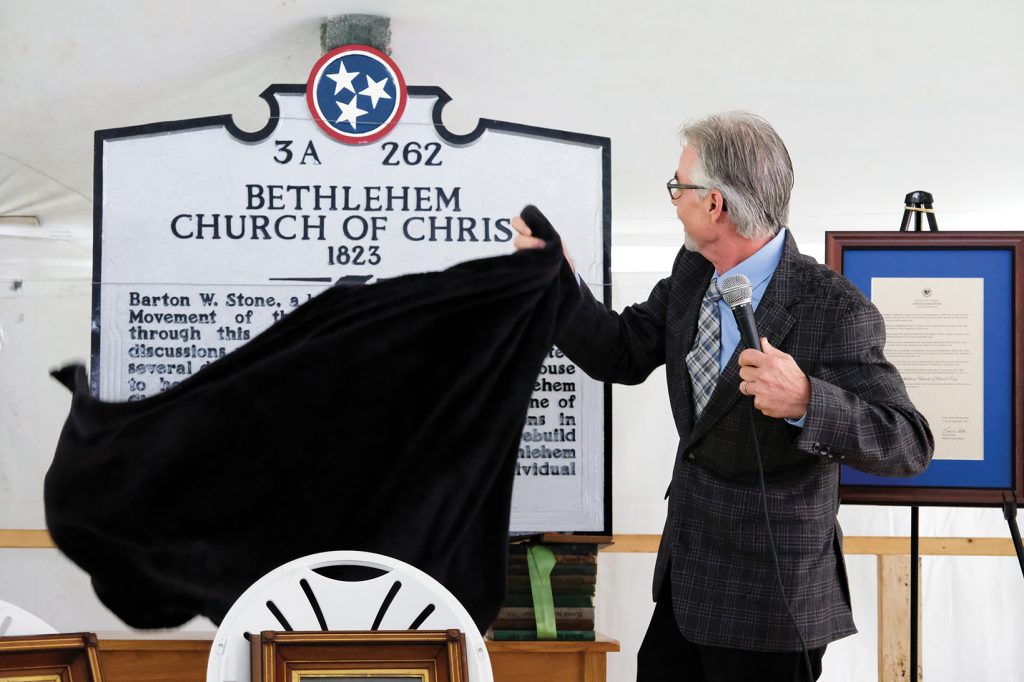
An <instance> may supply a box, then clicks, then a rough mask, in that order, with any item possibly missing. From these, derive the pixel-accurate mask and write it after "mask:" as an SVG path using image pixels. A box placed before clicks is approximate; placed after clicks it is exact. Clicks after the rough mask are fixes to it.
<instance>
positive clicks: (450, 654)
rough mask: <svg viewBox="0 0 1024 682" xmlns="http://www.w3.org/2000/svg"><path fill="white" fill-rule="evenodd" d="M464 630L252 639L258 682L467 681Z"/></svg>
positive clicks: (305, 634) (301, 634)
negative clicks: (356, 681)
mask: <svg viewBox="0 0 1024 682" xmlns="http://www.w3.org/2000/svg"><path fill="white" fill-rule="evenodd" d="M468 679H469V677H468V659H467V655H466V636H465V635H464V634H463V633H462V632H460V631H459V630H454V629H452V630H422V631H421V630H377V631H359V632H341V631H327V632H278V631H274V630H268V631H264V632H261V633H260V636H259V638H256V637H253V638H252V680H253V682H350V681H351V682H355V680H363V681H366V680H369V681H370V682H467V680H468Z"/></svg>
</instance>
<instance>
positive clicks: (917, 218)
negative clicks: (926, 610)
mask: <svg viewBox="0 0 1024 682" xmlns="http://www.w3.org/2000/svg"><path fill="white" fill-rule="evenodd" d="M903 202H904V204H905V206H904V208H903V221H902V222H901V223H900V232H907V231H909V228H910V219H911V218H913V219H914V230H913V231H914V232H922V229H921V228H922V223H923V222H924V221H923V220H922V216H928V230H929V231H930V232H938V231H939V225H938V222H937V221H936V220H935V209H934V208H933V206H932V204H933V199H932V195H931V192H925V191H924V190H916V191H914V192H910V193H909V194H907V196H906V198H905V199H904V200H903ZM919 517H920V508H919V507H917V506H912V507H911V508H910V679H911V680H914V682H917V679H918V677H919V676H918V672H917V666H918V660H917V641H918V638H919V637H920V634H919V633H918V628H917V613H918V611H919V610H920V605H919V604H918V598H917V595H918V589H919V588H918V586H919V585H920V583H921V576H920V571H919V570H918V567H917V564H918V562H919V561H920V558H921V533H920V528H919ZM1014 525H1015V524H1014ZM1011 532H1012V528H1011ZM1017 537H1018V538H1019V537H1020V533H1019V532H1018V534H1017ZM1017 555H1018V557H1021V556H1022V555H1021V552H1020V550H1018V552H1017ZM1021 569H1022V570H1024V559H1021Z"/></svg>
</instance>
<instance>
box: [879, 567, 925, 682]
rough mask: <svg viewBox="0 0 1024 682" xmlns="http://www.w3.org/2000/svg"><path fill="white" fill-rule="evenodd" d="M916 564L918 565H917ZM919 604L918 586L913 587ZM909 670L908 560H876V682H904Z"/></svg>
mask: <svg viewBox="0 0 1024 682" xmlns="http://www.w3.org/2000/svg"><path fill="white" fill-rule="evenodd" d="M918 564H920V561H918ZM917 588H918V589H917V591H918V603H919V604H920V603H921V600H920V593H921V585H920V584H918V586H917ZM917 622H918V627H917V631H918V633H919V634H918V641H917V660H918V667H917V676H916V679H917V681H918V682H920V681H921V680H922V675H921V664H920V661H921V639H922V637H921V636H920V633H921V613H920V610H919V611H918V614H917ZM909 668H910V557H909V556H906V555H891V554H885V555H879V557H878V682H907V680H910V679H912V678H911V677H910V675H909V674H908V673H909Z"/></svg>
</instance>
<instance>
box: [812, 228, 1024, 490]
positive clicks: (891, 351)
mask: <svg viewBox="0 0 1024 682" xmlns="http://www.w3.org/2000/svg"><path fill="white" fill-rule="evenodd" d="M825 262H826V263H827V264H828V265H829V266H830V267H831V268H832V269H833V270H836V271H837V272H840V273H842V274H843V275H845V276H846V277H847V279H849V280H850V281H851V282H853V284H855V285H856V286H857V287H858V288H859V289H860V290H861V291H863V292H864V294H865V295H866V296H867V297H868V298H870V299H871V301H872V302H873V303H874V304H875V305H876V306H877V307H878V309H879V311H880V312H881V313H882V317H883V318H884V319H885V326H886V345H885V356H886V358H887V359H888V360H889V361H890V362H891V363H892V364H893V365H895V366H896V368H897V369H898V370H899V371H900V374H901V375H902V376H903V380H904V382H905V383H906V385H907V392H908V393H909V394H910V398H911V400H912V401H913V402H914V405H915V406H916V407H917V408H918V410H920V412H921V413H922V414H923V415H924V416H925V418H926V419H927V420H928V423H929V424H930V425H931V429H932V433H933V435H934V436H935V456H934V458H933V460H932V462H931V464H930V465H929V467H928V469H927V470H925V471H924V472H923V473H921V474H919V475H918V476H913V477H909V478H898V477H897V478H888V477H881V476H874V475H871V474H866V473H864V472H861V471H857V470H856V469H853V468H851V467H847V466H844V467H843V473H842V487H841V492H842V500H843V502H846V503H851V502H852V503H863V504H906V505H930V504H932V505H953V506H956V505H979V506H983V505H992V506H1002V504H1003V502H1004V498H1003V496H1004V494H1006V495H1009V494H1016V496H1017V497H1018V498H1024V435H1022V433H1021V429H1020V425H1021V424H1024V418H1022V415H1024V390H1022V386H1021V383H1020V377H1019V373H1020V372H1021V371H1022V368H1024V343H1022V341H1021V338H1022V331H1024V330H1022V327H1021V325H1022V324H1024V301H1022V297H1024V232H826V236H825Z"/></svg>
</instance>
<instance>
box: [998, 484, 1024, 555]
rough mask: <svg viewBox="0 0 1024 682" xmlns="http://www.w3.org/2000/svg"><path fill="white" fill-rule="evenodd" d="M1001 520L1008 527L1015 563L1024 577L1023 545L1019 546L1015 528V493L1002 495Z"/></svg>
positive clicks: (1018, 529) (1018, 533)
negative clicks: (1002, 519) (1015, 552)
mask: <svg viewBox="0 0 1024 682" xmlns="http://www.w3.org/2000/svg"><path fill="white" fill-rule="evenodd" d="M1003 518H1005V519H1006V523H1007V524H1009V526H1010V537H1011V538H1013V548H1014V549H1015V550H1017V563H1019V564H1020V572H1021V574H1022V575H1024V545H1021V541H1020V528H1018V527H1017V493H1015V492H1014V493H1010V494H1009V495H1007V494H1006V493H1003Z"/></svg>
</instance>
